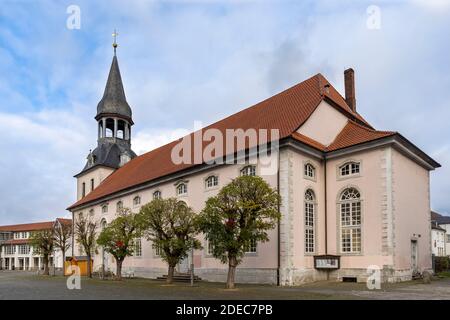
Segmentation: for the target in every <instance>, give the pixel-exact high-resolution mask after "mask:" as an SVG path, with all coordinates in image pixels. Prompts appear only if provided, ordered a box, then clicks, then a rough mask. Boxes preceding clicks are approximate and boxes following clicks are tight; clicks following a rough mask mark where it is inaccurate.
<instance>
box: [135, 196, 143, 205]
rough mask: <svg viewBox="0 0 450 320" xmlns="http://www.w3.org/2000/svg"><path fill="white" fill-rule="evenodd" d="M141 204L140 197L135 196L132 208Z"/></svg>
mask: <svg viewBox="0 0 450 320" xmlns="http://www.w3.org/2000/svg"><path fill="white" fill-rule="evenodd" d="M140 204H141V197H139V196H136V197H134V198H133V206H135V207H137V206H139V205H140Z"/></svg>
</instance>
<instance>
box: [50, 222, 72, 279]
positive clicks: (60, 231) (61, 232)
mask: <svg viewBox="0 0 450 320" xmlns="http://www.w3.org/2000/svg"><path fill="white" fill-rule="evenodd" d="M71 238H72V224H71V223H67V222H65V221H60V220H56V223H55V225H54V227H53V245H54V247H55V248H56V249H59V250H61V253H62V260H63V271H64V270H65V263H66V252H67V250H69V248H70V241H71Z"/></svg>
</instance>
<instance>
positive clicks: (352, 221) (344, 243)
mask: <svg viewBox="0 0 450 320" xmlns="http://www.w3.org/2000/svg"><path fill="white" fill-rule="evenodd" d="M339 206H340V213H341V219H340V221H341V251H342V252H343V253H358V252H361V195H360V193H359V191H358V190H356V189H355V188H348V189H345V190H344V191H343V192H342V193H341V196H340V197H339Z"/></svg>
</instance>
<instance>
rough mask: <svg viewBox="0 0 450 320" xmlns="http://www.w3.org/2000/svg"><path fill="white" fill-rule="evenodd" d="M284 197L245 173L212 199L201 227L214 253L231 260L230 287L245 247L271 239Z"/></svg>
mask: <svg viewBox="0 0 450 320" xmlns="http://www.w3.org/2000/svg"><path fill="white" fill-rule="evenodd" d="M280 201H281V198H280V196H279V194H278V192H277V191H276V190H274V189H272V188H271V187H270V186H269V185H268V184H267V182H265V181H264V180H263V179H262V178H261V177H253V176H242V177H239V178H236V179H234V180H233V181H232V182H230V183H229V184H228V185H226V186H224V187H223V188H222V189H221V190H220V191H219V193H218V194H217V196H215V197H212V198H209V199H208V200H207V202H206V206H205V208H204V209H203V211H202V212H201V214H200V216H199V220H198V223H199V228H200V230H201V231H202V232H203V234H204V235H205V238H206V239H207V240H208V241H209V244H210V245H211V246H212V254H213V256H214V257H215V258H217V259H220V261H221V262H222V263H228V277H227V288H229V289H232V288H234V287H235V284H234V279H235V273H236V267H237V266H238V265H239V263H241V261H242V258H243V256H244V254H245V251H246V250H245V248H247V247H248V246H249V244H250V243H251V242H252V241H253V242H256V243H258V242H266V241H268V240H269V237H268V234H267V231H268V230H271V229H273V228H275V226H276V224H277V221H278V220H279V219H280V213H279V210H278V205H279V203H280Z"/></svg>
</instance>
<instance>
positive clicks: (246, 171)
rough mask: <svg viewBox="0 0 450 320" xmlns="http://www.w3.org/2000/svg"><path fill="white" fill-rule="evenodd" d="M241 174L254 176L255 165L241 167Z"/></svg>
mask: <svg viewBox="0 0 450 320" xmlns="http://www.w3.org/2000/svg"><path fill="white" fill-rule="evenodd" d="M241 176H256V167H255V166H246V167H244V168H242V169H241Z"/></svg>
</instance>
